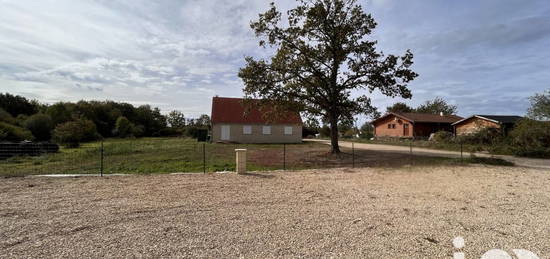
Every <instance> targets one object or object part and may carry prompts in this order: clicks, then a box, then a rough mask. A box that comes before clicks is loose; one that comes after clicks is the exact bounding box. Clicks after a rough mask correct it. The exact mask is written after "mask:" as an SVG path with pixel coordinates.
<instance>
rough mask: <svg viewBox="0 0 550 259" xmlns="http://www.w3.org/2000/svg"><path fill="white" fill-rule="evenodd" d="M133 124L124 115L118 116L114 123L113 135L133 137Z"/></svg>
mask: <svg viewBox="0 0 550 259" xmlns="http://www.w3.org/2000/svg"><path fill="white" fill-rule="evenodd" d="M134 127H135V126H134V124H133V123H132V122H130V120H128V119H127V118H126V117H124V116H120V117H118V119H117V120H116V123H115V133H116V134H115V135H117V136H118V137H121V138H127V137H133V136H134V135H133V133H134V132H133V131H134Z"/></svg>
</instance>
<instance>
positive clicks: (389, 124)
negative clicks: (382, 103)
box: [372, 112, 462, 138]
mask: <svg viewBox="0 0 550 259" xmlns="http://www.w3.org/2000/svg"><path fill="white" fill-rule="evenodd" d="M461 119H462V117H460V116H456V115H444V114H426V113H398V112H390V113H387V114H385V115H384V116H382V117H380V118H378V119H376V120H374V121H373V122H372V125H373V126H374V135H375V136H376V137H377V138H384V137H393V138H428V137H429V136H430V134H432V133H436V132H438V131H449V132H453V125H452V124H453V123H455V122H457V121H460V120H461Z"/></svg>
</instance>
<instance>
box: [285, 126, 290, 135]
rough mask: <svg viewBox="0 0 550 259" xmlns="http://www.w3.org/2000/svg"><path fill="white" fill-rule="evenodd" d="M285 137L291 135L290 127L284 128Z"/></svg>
mask: <svg viewBox="0 0 550 259" xmlns="http://www.w3.org/2000/svg"><path fill="white" fill-rule="evenodd" d="M285 135H292V127H289V126H285Z"/></svg>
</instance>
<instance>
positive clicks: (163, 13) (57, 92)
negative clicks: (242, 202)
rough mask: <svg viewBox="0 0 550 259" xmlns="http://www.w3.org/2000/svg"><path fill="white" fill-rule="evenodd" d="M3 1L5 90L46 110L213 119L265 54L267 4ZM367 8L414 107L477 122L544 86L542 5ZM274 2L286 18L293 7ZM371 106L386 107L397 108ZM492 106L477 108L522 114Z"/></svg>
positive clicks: (0, 64) (377, 0)
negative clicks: (53, 106) (435, 106)
mask: <svg viewBox="0 0 550 259" xmlns="http://www.w3.org/2000/svg"><path fill="white" fill-rule="evenodd" d="M0 2H1V3H2V4H1V5H2V8H0V35H2V37H1V38H0V57H1V58H0V92H6V91H7V92H11V93H14V94H22V95H25V96H27V97H30V98H36V99H38V100H40V101H44V102H55V101H60V100H64V101H77V100H79V99H98V100H105V99H112V100H117V101H126V102H130V103H134V104H145V103H149V104H152V105H158V106H159V107H160V108H161V109H163V111H165V112H166V111H169V110H171V109H180V110H182V111H183V112H184V113H185V114H186V115H188V116H197V115H199V114H202V113H209V111H210V103H211V100H210V98H211V97H212V96H213V95H216V94H217V95H221V96H241V95H242V93H241V88H242V82H241V81H240V79H239V78H238V77H237V72H238V69H239V67H240V66H242V65H243V63H244V61H243V57H244V56H245V55H254V56H263V55H264V54H265V51H264V50H262V49H260V48H258V47H257V40H256V39H255V38H254V35H253V33H252V31H251V29H250V28H249V22H250V20H252V19H256V18H257V15H258V13H260V12H262V11H265V10H266V9H267V7H268V3H269V2H270V1H264V0H185V1H180V0H166V1H146V0H95V1H72V0H41V1H32V0H3V1H0ZM365 2H367V4H365ZM361 3H363V4H364V7H365V10H367V11H369V12H370V11H372V12H373V14H374V17H375V18H376V19H377V22H379V24H380V26H379V28H378V30H377V31H376V37H377V39H379V40H380V47H381V48H382V49H383V50H385V51H386V52H389V53H397V54H399V53H402V52H403V51H404V50H405V49H407V48H412V49H413V52H414V53H415V59H416V64H415V66H414V69H415V70H416V71H418V72H419V73H420V75H421V76H420V77H419V78H418V80H415V82H414V83H413V84H411V89H412V90H413V94H415V98H414V99H413V100H412V101H411V104H413V105H415V104H418V103H420V102H423V101H424V100H426V99H429V98H432V97H434V95H442V96H446V97H447V96H448V98H449V99H450V100H451V101H452V102H455V103H457V104H458V105H459V110H461V111H463V112H464V113H469V112H474V111H473V110H472V109H471V108H469V107H473V104H476V103H483V102H481V101H482V100H483V99H484V98H489V97H493V98H494V95H497V96H499V97H502V98H501V99H502V100H510V98H511V97H512V96H520V97H521V98H523V97H524V96H528V95H530V94H532V93H533V92H535V91H538V90H541V89H540V88H542V87H541V86H542V85H543V84H546V72H545V71H547V70H548V69H549V68H550V67H549V66H550V65H548V64H547V62H546V64H544V63H542V60H544V61H546V60H547V59H548V58H550V53H548V50H547V48H545V47H543V45H544V43H548V42H549V41H548V37H547V35H548V33H549V31H548V30H547V29H548V26H546V25H548V21H549V20H548V18H549V15H548V13H549V11H550V9H549V8H548V6H547V5H546V7H545V5H544V1H532V2H529V4H526V3H523V2H522V3H519V1H516V2H514V1H506V4H505V3H502V2H501V1H497V2H495V1H484V2H483V3H479V2H477V1H465V3H462V2H453V3H449V2H448V1H406V2H400V3H399V5H398V4H396V1H390V0H372V1H362V2H361ZM276 4H277V5H278V7H279V9H281V10H283V11H284V10H287V9H288V8H289V7H291V6H293V5H295V4H296V2H295V1H294V0H280V1H276ZM512 11H513V12H512ZM529 24H537V26H529ZM503 38H504V40H502V39H503ZM499 43H500V44H499ZM514 86H516V88H514ZM518 87H520V88H518ZM518 89H520V90H518ZM374 101H375V104H377V105H378V106H379V107H381V108H383V107H385V106H386V105H388V104H391V103H392V102H394V101H397V100H392V99H388V98H386V97H383V96H380V95H375V96H374ZM493 106H494V105H491V104H485V106H482V108H480V109H487V110H488V112H493V111H496V110H497V109H500V110H506V111H507V112H509V113H521V112H522V111H523V110H524V108H525V104H524V103H522V104H521V105H505V107H496V108H495V107H493ZM475 107H479V106H475Z"/></svg>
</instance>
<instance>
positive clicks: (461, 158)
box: [460, 141, 464, 163]
mask: <svg viewBox="0 0 550 259" xmlns="http://www.w3.org/2000/svg"><path fill="white" fill-rule="evenodd" d="M462 146H463V143H462V141H461V142H460V162H461V163H462V162H464V161H463V160H464V156H463V155H462V152H463V150H464V149H463V147H462Z"/></svg>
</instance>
